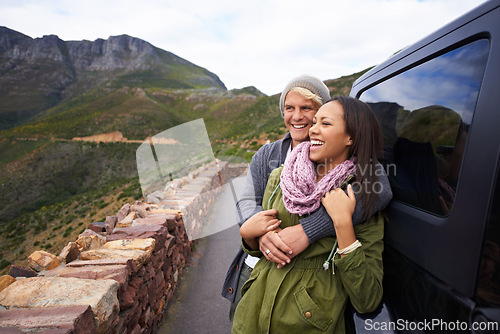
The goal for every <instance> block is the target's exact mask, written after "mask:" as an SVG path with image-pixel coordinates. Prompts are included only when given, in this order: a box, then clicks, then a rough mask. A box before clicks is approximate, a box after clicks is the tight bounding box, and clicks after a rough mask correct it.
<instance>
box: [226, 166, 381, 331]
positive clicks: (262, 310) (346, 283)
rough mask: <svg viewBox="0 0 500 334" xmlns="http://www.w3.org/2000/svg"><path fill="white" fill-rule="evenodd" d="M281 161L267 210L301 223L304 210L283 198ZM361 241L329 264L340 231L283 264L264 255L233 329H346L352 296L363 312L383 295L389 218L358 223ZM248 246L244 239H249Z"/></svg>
mask: <svg viewBox="0 0 500 334" xmlns="http://www.w3.org/2000/svg"><path fill="white" fill-rule="evenodd" d="M281 171H282V167H280V168H277V169H275V170H274V171H273V172H272V173H271V175H270V177H269V181H268V184H267V187H266V191H265V193H264V198H263V207H264V210H267V209H270V208H275V209H277V210H278V212H279V213H278V218H279V219H281V221H282V223H281V227H282V228H285V227H287V226H292V225H296V224H298V223H299V216H298V215H294V214H290V213H289V212H288V211H287V210H286V209H285V206H284V204H283V198H282V193H281V188H280V187H279V181H280V175H281ZM354 233H355V234H356V238H357V239H358V240H359V241H360V242H361V244H362V246H361V247H360V248H358V249H356V250H355V251H353V252H352V253H350V254H348V255H346V256H345V257H343V258H340V256H339V255H337V256H336V257H335V259H334V265H335V274H333V271H332V264H331V261H330V266H329V269H328V270H324V268H323V264H324V262H325V261H326V260H327V258H328V255H329V254H330V252H331V250H332V248H333V246H334V244H336V238H335V237H329V238H323V239H320V240H318V241H317V242H316V243H314V244H312V245H310V246H309V247H308V248H307V249H306V250H305V251H304V252H302V253H301V254H299V255H298V256H296V257H294V258H293V259H292V261H291V262H290V263H289V264H287V265H286V266H285V267H284V268H282V269H278V268H277V267H276V264H274V263H272V262H269V261H267V259H266V258H265V257H263V256H262V254H261V253H260V251H251V250H248V249H245V251H246V252H248V253H249V254H251V255H254V256H261V259H260V260H259V262H258V263H257V265H256V266H255V268H254V270H253V271H252V274H251V276H250V279H249V280H248V281H247V282H246V283H245V284H244V285H243V287H242V290H241V293H242V299H241V301H240V303H239V304H238V307H237V308H236V313H235V316H234V322H233V328H232V333H252V334H253V333H278V334H279V333H344V332H345V323H344V310H345V307H346V304H347V300H348V298H349V299H350V301H351V303H352V305H353V306H354V307H355V308H356V310H357V311H358V312H360V313H366V312H371V311H374V310H375V308H376V307H377V306H378V305H379V303H380V301H381V299H382V292H383V290H382V278H383V267H382V251H383V248H384V243H383V234H384V224H383V218H382V216H381V215H380V214H378V215H376V216H374V217H372V219H371V220H370V221H368V222H366V223H363V224H359V225H356V226H354ZM244 248H245V245H244Z"/></svg>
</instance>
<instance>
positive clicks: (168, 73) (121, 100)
mask: <svg viewBox="0 0 500 334" xmlns="http://www.w3.org/2000/svg"><path fill="white" fill-rule="evenodd" d="M363 72H364V71H363ZM363 72H360V73H355V74H352V75H349V76H344V77H341V78H338V79H333V80H327V81H326V82H325V83H326V85H327V86H328V87H329V88H330V90H331V92H332V96H333V95H337V94H348V93H349V89H350V87H351V85H352V83H353V82H354V80H355V79H356V78H358V77H359V76H360V75H361V74H362V73H363ZM278 104H279V94H275V95H271V96H267V95H265V94H263V93H262V92H260V91H259V90H258V89H257V88H255V87H252V86H249V87H244V88H241V89H233V90H227V89H226V87H225V86H224V84H223V83H222V82H221V81H220V79H219V78H218V77H217V75H215V74H213V73H211V72H209V71H208V70H206V69H204V68H202V67H200V66H197V65H195V64H192V63H190V62H189V61H187V60H185V59H182V58H180V57H178V56H176V55H174V54H172V53H170V52H167V51H164V50H161V49H158V48H156V47H154V46H152V45H151V44H149V43H147V42H145V41H142V40H140V39H137V38H133V37H130V36H126V35H121V36H114V37H109V38H108V39H107V40H102V39H98V40H96V41H93V42H91V41H62V40H61V39H59V38H58V37H57V36H54V35H51V36H44V37H42V38H35V39H33V38H31V37H28V36H26V35H24V34H22V33H19V32H16V31H13V30H10V29H8V28H5V27H0V275H1V274H2V273H7V271H8V265H9V263H17V264H20V265H25V263H23V262H20V261H24V260H25V259H26V257H27V256H26V254H30V252H31V251H33V250H34V248H38V249H39V248H40V247H41V248H43V249H45V250H47V251H49V252H51V251H52V252H55V251H59V250H60V249H61V248H62V246H64V245H65V244H66V243H67V242H68V240H75V239H76V237H77V235H78V234H79V233H81V232H82V231H83V230H84V229H85V228H86V227H87V226H88V224H89V223H91V222H97V221H103V220H104V219H105V218H106V216H107V215H111V214H114V213H116V211H117V210H118V209H119V208H120V207H121V205H123V204H124V203H133V201H134V200H138V199H141V198H142V192H141V188H140V185H139V178H138V175H137V167H136V165H135V163H136V155H135V152H136V150H137V148H138V147H139V145H140V144H139V143H141V142H142V141H144V140H145V139H146V138H147V137H149V136H153V135H156V134H157V133H160V132H162V131H164V130H167V129H169V128H171V127H174V126H176V125H179V124H182V123H184V122H188V121H192V120H195V119H199V118H202V119H203V120H204V122H205V125H206V128H207V133H208V136H209V139H210V142H211V146H212V150H213V153H214V155H215V156H216V157H219V158H225V159H226V158H227V157H228V156H230V157H232V159H237V158H239V159H240V161H241V158H243V159H245V160H246V161H249V160H250V158H251V157H252V155H253V154H254V153H255V151H256V150H258V148H259V147H260V146H261V145H262V144H263V143H265V142H266V141H267V140H271V141H274V140H276V139H278V138H280V137H282V136H283V135H284V134H285V133H286V128H285V126H284V124H283V118H282V117H281V115H280V113H279V110H278ZM78 137H80V139H78ZM82 137H83V138H84V139H85V137H90V138H88V140H91V138H104V139H105V140H107V142H101V143H94V142H91V141H81V138H82ZM55 231H60V232H61V233H55ZM25 253H26V254H25ZM23 259H24V260H23Z"/></svg>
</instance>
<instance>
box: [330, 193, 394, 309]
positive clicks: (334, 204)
mask: <svg viewBox="0 0 500 334" xmlns="http://www.w3.org/2000/svg"><path fill="white" fill-rule="evenodd" d="M322 203H323V205H324V206H325V209H326V210H327V211H328V214H329V215H330V217H331V218H332V221H333V224H334V227H335V232H336V234H337V241H338V248H339V249H341V250H343V249H346V248H348V247H350V246H351V247H352V246H353V245H358V248H356V247H354V250H352V251H351V252H350V253H348V254H342V255H340V256H336V258H335V259H334V266H335V267H336V268H337V270H336V271H335V274H336V275H339V277H340V279H341V280H342V283H343V285H344V288H345V289H346V291H347V293H348V294H349V298H350V300H351V303H352V305H353V306H354V308H355V309H356V310H357V311H358V312H360V313H366V312H371V311H374V310H375V309H376V308H377V306H378V305H379V304H380V301H381V299H382V294H383V289H382V278H383V264H382V251H383V248H384V244H383V232H384V223H383V218H382V215H381V214H378V215H377V216H376V217H373V218H372V219H371V220H370V221H369V222H367V223H364V224H361V225H357V226H353V224H352V218H351V217H352V215H353V213H354V208H355V206H356V198H355V196H354V192H353V190H352V187H351V186H350V185H349V186H348V187H347V195H346V194H345V192H344V191H343V190H342V189H335V190H332V191H331V192H329V193H327V194H326V195H325V197H324V198H323V199H322ZM356 241H358V242H359V243H358V242H356Z"/></svg>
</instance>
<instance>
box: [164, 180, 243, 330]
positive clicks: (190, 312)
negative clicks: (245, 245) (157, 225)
mask: <svg viewBox="0 0 500 334" xmlns="http://www.w3.org/2000/svg"><path fill="white" fill-rule="evenodd" d="M243 181H244V177H240V178H237V179H233V181H232V184H233V186H234V190H235V192H236V194H238V193H240V192H241V190H242V188H243ZM215 205H216V207H217V212H218V214H217V217H218V219H221V222H222V223H223V224H226V225H227V222H228V221H231V222H234V225H232V227H230V228H227V229H225V230H223V231H221V232H218V233H216V234H212V235H209V236H207V237H204V238H202V239H199V240H198V241H197V242H196V246H195V250H194V252H193V253H192V255H191V258H190V266H187V267H186V268H185V270H184V273H183V274H182V277H181V279H180V282H179V285H178V286H177V290H176V292H175V294H174V297H173V298H172V300H171V302H170V303H169V306H168V310H167V314H166V316H165V318H164V324H163V325H162V326H161V327H160V328H159V329H158V330H157V332H156V333H157V334H174V333H175V334H177V333H180V334H189V333H196V334H204V333H210V334H214V333H217V334H218V333H221V334H224V333H231V322H230V321H229V305H230V303H229V301H228V300H227V299H224V298H223V297H222V296H221V290H222V284H223V282H224V278H225V276H226V272H227V269H228V268H229V264H230V263H231V261H232V259H233V257H234V256H235V254H236V252H237V250H238V247H239V246H240V242H241V241H240V240H241V239H240V236H239V228H238V226H237V225H236V221H237V218H236V210H235V209H233V208H234V197H233V195H232V191H231V188H230V187H225V190H224V192H223V193H222V194H221V196H220V197H219V200H218V201H217V202H216V204H215Z"/></svg>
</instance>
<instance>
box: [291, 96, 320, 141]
mask: <svg viewBox="0 0 500 334" xmlns="http://www.w3.org/2000/svg"><path fill="white" fill-rule="evenodd" d="M317 111H318V109H317V108H316V107H315V106H314V103H313V101H312V100H308V99H305V98H304V97H303V96H302V95H300V94H299V93H297V92H295V91H290V92H288V94H287V95H286V98H285V113H284V118H285V126H286V128H287V129H288V131H289V132H290V136H291V137H292V148H293V147H295V146H297V145H298V144H300V143H301V142H303V141H306V140H308V139H309V129H310V128H311V125H312V120H313V117H314V115H315V114H316V112H317Z"/></svg>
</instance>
